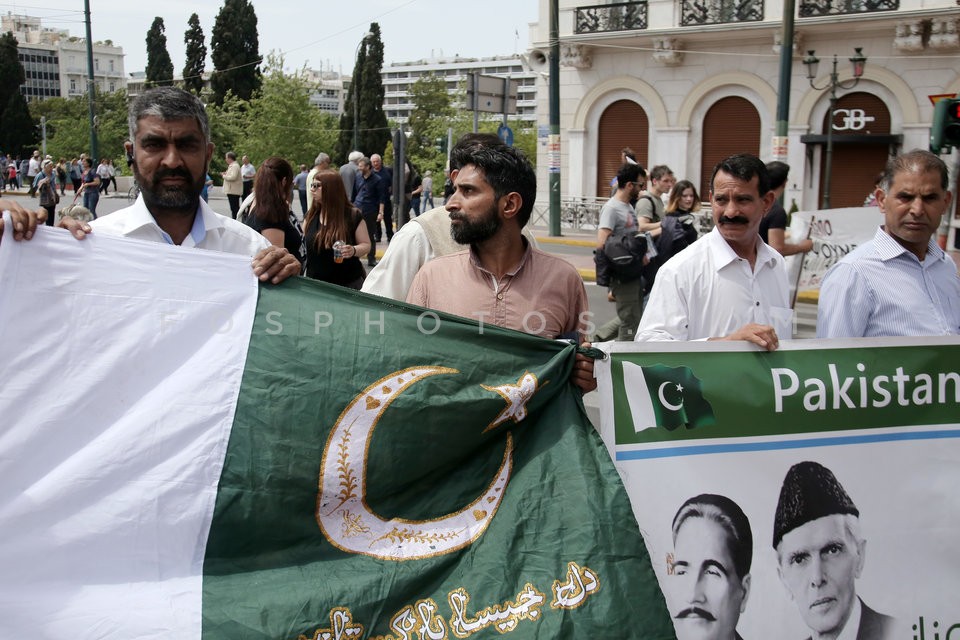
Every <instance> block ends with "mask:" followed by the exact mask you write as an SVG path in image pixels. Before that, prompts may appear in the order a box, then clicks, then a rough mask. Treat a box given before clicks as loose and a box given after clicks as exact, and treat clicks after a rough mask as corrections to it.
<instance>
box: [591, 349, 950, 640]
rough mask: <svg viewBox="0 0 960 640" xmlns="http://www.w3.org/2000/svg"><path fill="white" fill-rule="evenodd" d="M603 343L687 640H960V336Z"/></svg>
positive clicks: (611, 433) (620, 441)
mask: <svg viewBox="0 0 960 640" xmlns="http://www.w3.org/2000/svg"><path fill="white" fill-rule="evenodd" d="M602 346H603V347H604V348H605V349H606V350H608V351H609V358H608V359H607V360H605V361H603V362H598V378H599V382H600V389H599V391H600V395H601V405H600V408H601V423H602V424H601V432H602V435H603V438H604V441H605V442H606V443H607V445H608V447H609V450H610V452H611V455H612V456H613V457H614V459H615V461H616V465H617V468H618V469H619V471H620V474H621V477H622V478H623V480H624V483H625V484H626V487H627V492H628V493H629V494H630V499H631V502H632V504H633V509H634V514H635V515H636V517H637V520H638V521H639V523H640V528H641V530H642V531H643V532H644V539H645V541H646V544H647V548H648V550H649V552H650V557H651V559H652V562H653V567H654V570H655V571H656V574H657V578H658V579H659V581H660V586H661V587H662V589H663V593H664V595H665V597H666V601H667V607H668V609H669V611H670V615H671V617H672V618H673V620H674V625H675V627H676V633H677V638H679V640H687V639H689V638H706V637H710V638H734V637H738V638H740V637H742V638H745V639H747V640H750V639H755V638H784V639H788V640H789V639H796V640H800V639H802V638H810V637H811V636H812V637H831V638H836V637H841V638H863V639H867V638H869V639H877V638H879V639H884V640H886V639H902V640H947V639H948V638H950V637H951V636H952V637H954V639H956V638H960V609H958V608H957V602H958V599H957V594H958V593H960V552H958V550H957V544H956V541H957V532H958V531H960V492H958V491H957V487H958V486H960V464H958V462H957V461H958V459H960V338H952V339H950V338H930V339H883V340H881V339H861V340H842V341H841V340H837V341H825V340H821V341H818V340H810V341H803V342H789V343H781V349H780V350H778V351H775V352H772V353H767V352H760V351H758V350H756V349H753V348H751V347H749V346H746V345H738V344H736V343H719V342H715V343H694V342H685V343H661V344H654V343H643V344H633V343H630V344H623V343H607V344H605V345H602ZM735 634H736V635H735Z"/></svg>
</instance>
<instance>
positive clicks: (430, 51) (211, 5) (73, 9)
mask: <svg viewBox="0 0 960 640" xmlns="http://www.w3.org/2000/svg"><path fill="white" fill-rule="evenodd" d="M537 5H538V0H486V1H484V2H480V3H469V4H467V3H462V2H458V3H453V2H443V1H441V0H364V1H363V2H348V1H344V0H318V1H314V2H302V1H301V0H292V1H291V0H271V1H270V2H266V1H263V0H254V2H253V6H254V9H255V10H256V12H257V20H258V31H259V34H260V55H262V56H264V57H266V55H267V54H268V53H269V52H270V51H271V50H273V51H278V52H282V53H283V54H284V58H285V63H286V67H287V68H288V69H292V68H297V67H300V66H301V65H303V64H304V63H306V64H307V65H308V66H309V67H311V68H314V69H320V68H324V69H333V70H334V71H343V72H344V73H347V74H349V73H350V71H351V69H352V68H353V58H354V55H355V52H356V49H357V45H358V44H359V43H360V40H361V38H363V35H364V34H365V33H366V32H367V29H368V28H369V26H370V23H371V22H377V23H379V24H380V32H381V37H382V39H383V43H384V62H385V63H386V64H389V63H391V62H406V61H412V60H419V59H422V58H430V57H431V56H437V57H439V56H441V55H443V56H445V57H451V56H453V55H455V54H459V55H461V56H465V57H488V56H494V55H511V54H513V53H522V52H524V51H525V50H526V48H527V38H528V28H527V25H528V23H530V22H535V21H536V20H537ZM83 6H84V5H83V0H43V1H42V2H38V1H36V0H34V1H33V2H31V3H24V4H0V8H2V11H4V12H5V13H15V14H25V15H29V16H36V17H39V18H42V20H43V26H45V27H53V28H57V29H67V30H69V31H70V35H74V36H80V37H83V36H84V35H85V31H84V24H83ZM222 6H223V2H222V0H192V1H188V0H162V1H160V2H150V1H147V0H90V14H91V30H92V35H93V40H94V41H97V40H112V41H113V43H114V44H115V45H118V46H122V47H123V51H124V54H125V58H124V71H125V72H126V73H127V74H129V73H131V72H134V71H143V70H144V69H145V67H146V64H147V54H146V43H145V41H146V37H147V31H148V30H149V29H150V25H151V24H153V20H154V18H156V17H157V16H159V17H161V18H163V23H164V26H165V27H166V36H167V51H168V52H169V53H170V57H171V58H172V59H173V68H174V74H175V75H179V74H180V72H181V70H182V69H183V63H184V44H183V34H184V32H185V31H186V30H187V20H189V18H190V14H192V13H194V12H196V13H197V15H198V16H199V17H200V26H201V28H202V29H203V33H204V37H205V39H206V44H207V49H208V56H207V70H208V71H210V70H212V65H211V63H210V60H209V48H210V36H211V31H212V30H213V23H214V20H215V19H216V16H217V13H218V12H219V11H220V8H221V7H222Z"/></svg>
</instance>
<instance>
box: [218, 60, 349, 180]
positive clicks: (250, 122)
mask: <svg viewBox="0 0 960 640" xmlns="http://www.w3.org/2000/svg"><path fill="white" fill-rule="evenodd" d="M310 92H311V87H310V85H309V83H308V82H307V80H306V71H305V70H301V71H299V72H297V73H295V74H286V73H284V71H283V58H280V57H277V56H275V55H273V54H272V53H271V54H270V55H268V56H267V62H266V68H265V75H264V80H263V87H262V89H261V90H260V92H259V93H257V94H256V95H255V96H254V98H253V99H252V100H250V101H249V102H247V103H244V102H243V101H241V100H240V99H239V98H237V97H236V96H234V95H233V94H232V93H228V95H227V97H226V98H225V100H224V103H223V105H221V106H219V107H218V106H215V105H211V106H208V107H207V112H208V114H209V116H210V128H211V131H212V132H213V135H214V142H215V143H216V144H217V149H218V152H217V153H216V154H215V157H214V162H212V163H211V170H210V175H211V176H213V175H216V176H219V174H220V172H221V171H223V170H224V169H225V168H226V167H225V165H224V161H223V155H224V153H226V152H227V151H234V152H235V153H236V154H237V155H238V156H241V155H243V154H246V155H249V156H250V160H251V161H252V162H253V163H254V164H256V165H259V164H260V163H261V162H263V160H264V159H265V158H267V157H269V156H281V157H283V158H286V159H287V160H289V161H290V163H291V164H293V165H294V166H296V165H298V164H306V165H307V166H312V165H313V160H314V158H316V156H317V154H318V153H320V152H321V151H326V152H327V153H329V152H330V151H329V150H330V149H332V148H333V147H334V145H335V144H336V138H337V122H336V116H333V115H331V114H328V113H324V112H322V111H320V110H319V109H317V108H316V107H314V106H312V105H311V104H310Z"/></svg>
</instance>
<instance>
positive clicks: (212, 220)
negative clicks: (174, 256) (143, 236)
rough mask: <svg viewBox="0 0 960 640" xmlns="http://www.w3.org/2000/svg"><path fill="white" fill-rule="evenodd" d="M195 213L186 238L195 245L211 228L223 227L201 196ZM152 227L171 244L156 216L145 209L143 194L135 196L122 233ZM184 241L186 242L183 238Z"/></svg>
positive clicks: (201, 240) (170, 239) (218, 217)
mask: <svg viewBox="0 0 960 640" xmlns="http://www.w3.org/2000/svg"><path fill="white" fill-rule="evenodd" d="M197 213H198V214H199V215H195V216H194V218H193V226H192V227H191V228H190V234H189V236H188V238H190V240H191V241H192V244H189V243H188V245H189V246H197V245H199V244H200V243H201V242H203V239H204V238H206V235H207V233H209V232H210V231H211V230H212V229H220V228H222V227H223V221H222V220H221V219H220V216H218V215H217V214H216V213H215V212H214V211H213V209H211V208H210V205H208V204H207V203H206V202H204V200H203V198H200V204H199V206H198V207H197ZM151 226H152V227H154V228H155V229H156V230H157V232H158V233H159V234H160V236H161V237H162V238H163V239H164V240H166V241H167V242H168V243H169V244H173V240H172V238H170V235H169V234H168V233H167V232H166V231H164V230H163V229H161V228H160V225H158V224H157V220H156V218H154V217H153V214H152V213H150V210H149V209H147V204H146V203H145V202H144V201H143V195H140V196H138V197H137V200H136V202H134V203H133V205H131V206H130V208H129V213H128V214H127V215H126V218H125V220H124V228H123V231H122V233H123V235H127V234H130V233H132V232H133V231H135V230H137V229H140V228H142V227H151ZM184 242H187V240H186V239H184Z"/></svg>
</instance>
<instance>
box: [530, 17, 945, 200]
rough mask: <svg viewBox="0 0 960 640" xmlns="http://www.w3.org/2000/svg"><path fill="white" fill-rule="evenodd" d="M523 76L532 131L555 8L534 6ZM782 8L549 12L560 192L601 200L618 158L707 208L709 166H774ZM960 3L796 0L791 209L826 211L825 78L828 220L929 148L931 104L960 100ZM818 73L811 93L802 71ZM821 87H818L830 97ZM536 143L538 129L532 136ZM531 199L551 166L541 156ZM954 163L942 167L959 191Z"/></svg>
mask: <svg viewBox="0 0 960 640" xmlns="http://www.w3.org/2000/svg"><path fill="white" fill-rule="evenodd" d="M539 2H540V10H539V22H538V23H536V24H533V25H531V30H530V46H531V51H530V52H529V56H528V58H529V62H530V65H531V66H532V67H534V68H535V69H536V70H538V71H540V72H541V74H540V79H539V81H538V82H539V88H540V89H541V90H540V91H538V92H537V95H538V107H537V113H538V121H539V123H540V124H541V125H545V124H546V123H547V122H548V114H549V103H548V90H547V82H548V77H547V71H548V69H547V66H548V65H547V64H546V60H547V55H546V54H548V53H549V35H550V34H549V18H548V15H549V13H548V12H549V6H550V0H539ZM783 10H784V7H783V4H782V3H778V2H770V1H769V0H650V1H649V2H648V1H637V2H618V3H614V4H603V5H582V4H577V3H575V2H574V1H573V0H560V2H559V13H558V17H559V35H560V38H559V39H560V49H561V55H560V154H559V165H560V171H561V176H562V185H561V192H562V194H563V196H564V197H565V198H571V197H572V198H592V197H606V196H608V195H609V186H608V185H609V181H610V179H611V177H612V176H613V175H614V174H615V172H616V169H617V165H618V163H619V152H620V149H621V148H622V147H624V146H630V147H632V148H633V149H634V151H635V152H636V153H637V157H638V159H639V161H640V162H641V164H643V165H644V166H647V167H649V166H651V165H654V164H668V165H670V167H671V168H672V169H673V170H674V172H675V174H676V175H677V177H678V178H687V179H690V180H691V181H693V183H694V184H696V185H699V188H700V190H701V194H702V195H703V197H704V199H706V193H705V192H706V190H707V183H708V181H709V178H710V172H711V169H712V167H713V165H714V164H715V163H716V162H717V160H719V159H720V158H722V157H724V156H726V155H728V154H730V153H735V152H749V153H754V154H758V155H760V156H761V157H762V158H765V159H773V156H774V151H775V149H774V144H775V142H777V141H776V139H775V133H776V114H777V95H778V92H779V66H780V56H779V51H780V38H781V29H782V17H783ZM958 26H960V11H958V9H957V2H956V0H797V3H796V12H795V35H794V41H793V63H792V67H791V79H790V82H791V84H790V105H789V136H788V145H787V149H786V161H787V162H788V163H789V164H790V166H791V168H792V170H791V174H790V181H789V184H788V189H787V192H786V194H785V198H786V204H787V206H789V205H790V203H791V202H792V201H796V203H797V205H798V206H799V207H800V208H801V209H804V210H810V209H816V208H818V206H819V205H820V203H821V196H822V190H823V187H824V175H825V168H824V164H825V157H826V153H825V147H826V141H827V136H826V132H827V129H826V127H827V126H828V124H829V122H828V120H829V115H830V89H829V86H828V85H829V84H830V82H829V76H830V73H831V70H832V67H833V58H834V56H836V57H837V61H838V62H837V67H836V71H837V76H838V78H837V79H838V80H839V81H840V82H841V83H842V84H843V85H849V84H851V81H852V77H853V72H854V67H853V64H852V63H851V62H850V60H849V59H850V58H851V57H854V55H855V53H854V49H855V47H856V48H859V49H860V50H861V51H862V53H863V55H864V56H866V62H865V66H864V69H863V74H862V77H861V78H860V80H859V82H858V83H857V84H856V86H854V87H853V88H850V89H845V88H838V89H837V92H836V95H837V97H838V100H837V103H836V109H835V111H834V118H833V121H832V125H833V132H832V133H833V135H832V138H833V145H832V146H833V162H832V171H831V181H830V186H831V207H834V208H835V207H842V206H858V205H860V204H862V203H863V201H864V198H865V197H866V196H867V194H868V193H869V192H870V191H871V189H872V188H873V184H874V178H875V176H876V174H877V173H878V172H879V171H880V170H881V169H882V167H883V164H884V162H885V159H886V158H887V156H888V155H889V154H892V153H896V152H897V151H900V150H908V149H912V148H916V147H921V148H927V145H928V137H929V127H930V123H931V120H932V116H933V102H932V99H931V97H932V96H937V95H941V94H955V93H957V92H958V91H960V39H958ZM809 50H815V51H816V57H818V58H819V59H820V63H819V68H818V70H817V72H816V77H815V85H816V87H818V88H812V87H811V85H810V83H809V82H808V78H807V72H808V66H807V65H805V64H804V63H803V59H804V58H805V57H806V56H807V52H808V51H809ZM825 85H826V86H827V88H826V89H824V88H823V87H824V86H825ZM541 130H543V127H541ZM539 149H540V153H539V157H538V167H539V173H540V179H541V196H540V197H541V198H542V200H543V201H544V202H545V201H546V198H547V194H546V185H547V175H548V174H547V172H548V169H549V166H548V163H549V160H550V156H549V154H548V152H547V144H546V141H545V140H544V141H543V144H541V145H540V147H539ZM958 156H960V154H958V153H957V152H956V151H955V152H954V154H953V156H950V157H946V156H945V159H946V160H947V162H948V164H949V165H951V167H952V169H953V178H952V179H953V181H954V182H953V183H954V184H956V169H955V166H956V163H957V157H958Z"/></svg>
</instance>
